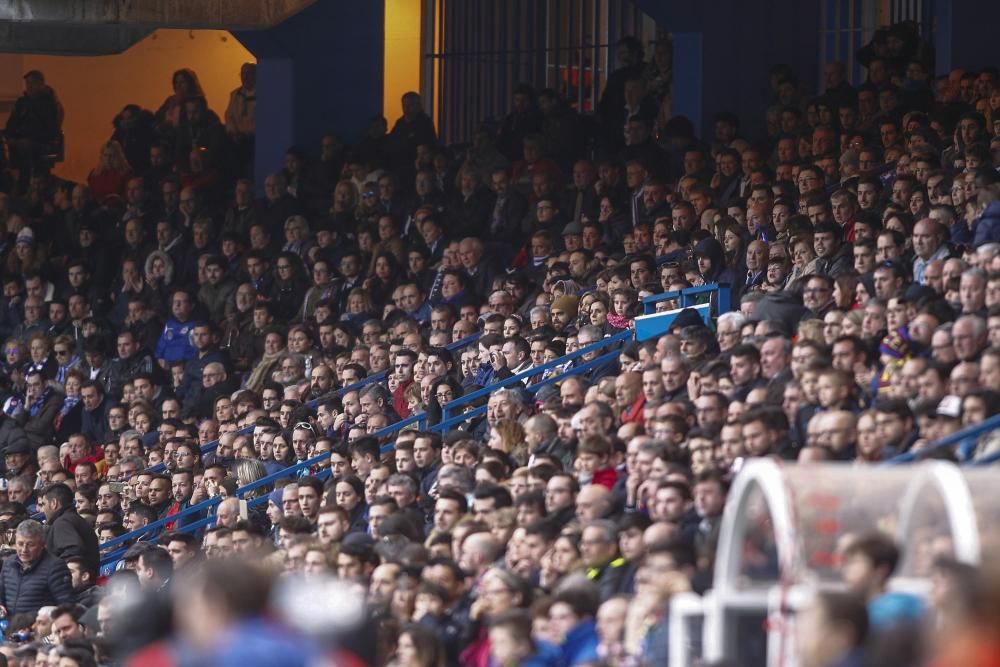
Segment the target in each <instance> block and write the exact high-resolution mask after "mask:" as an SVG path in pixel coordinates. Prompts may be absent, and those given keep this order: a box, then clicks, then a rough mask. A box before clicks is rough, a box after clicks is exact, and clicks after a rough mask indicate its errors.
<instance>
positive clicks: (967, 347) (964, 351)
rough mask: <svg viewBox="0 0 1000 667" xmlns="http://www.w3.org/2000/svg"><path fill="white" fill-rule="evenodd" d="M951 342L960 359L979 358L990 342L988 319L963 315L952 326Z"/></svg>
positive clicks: (971, 359) (972, 359)
mask: <svg viewBox="0 0 1000 667" xmlns="http://www.w3.org/2000/svg"><path fill="white" fill-rule="evenodd" d="M951 342H952V345H953V346H954V348H955V357H956V358H958V360H959V361H975V360H977V359H978V358H979V354H980V353H981V352H982V351H983V350H985V349H986V346H987V343H988V342H989V332H988V330H987V328H986V321H985V320H984V319H983V318H981V317H979V316H977V315H963V316H962V317H960V318H958V320H957V321H956V322H955V324H954V325H953V326H952V330H951Z"/></svg>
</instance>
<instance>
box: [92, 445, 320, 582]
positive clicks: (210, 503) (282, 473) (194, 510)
mask: <svg viewBox="0 0 1000 667" xmlns="http://www.w3.org/2000/svg"><path fill="white" fill-rule="evenodd" d="M329 457H330V453H329V452H323V453H322V454H319V455H318V456H314V457H312V458H311V459H306V460H304V461H299V462H298V463H295V464H293V465H290V466H288V467H287V468H282V469H281V470H278V471H276V472H273V473H271V474H270V475H265V476H264V477H261V478H260V479H258V480H256V481H253V482H250V483H249V484H247V485H246V486H241V487H240V488H238V489H236V497H237V498H242V497H243V496H245V495H246V494H247V493H250V492H251V491H255V490H257V489H259V488H261V487H264V486H268V485H270V484H273V483H274V482H276V481H277V480H279V479H284V478H285V477H292V476H296V475H297V473H299V472H301V471H302V470H307V469H308V468H311V467H312V466H314V465H316V464H318V463H322V462H323V461H324V460H326V459H328V458H329ZM329 474H330V473H329V469H326V470H323V471H321V472H320V474H319V475H318V476H319V477H320V478H321V479H322V478H324V477H327V476H329ZM261 498H265V499H266V498H267V496H261ZM253 500H259V498H254V499H253ZM221 502H222V498H220V497H219V496H215V497H213V498H206V499H205V500H203V501H201V502H200V503H198V504H196V505H192V506H190V507H188V508H185V509H184V510H183V511H181V512H178V513H177V514H174V515H171V516H168V517H164V518H162V519H157V520H156V521H154V522H153V523H150V524H148V525H146V526H143V527H142V528H137V529H136V530H133V531H130V532H128V533H125V534H124V535H119V536H118V537H115V538H112V539H110V540H108V541H107V542H105V543H104V544H102V545H101V548H103V549H107V548H108V547H113V546H116V545H118V544H124V543H125V542H130V541H132V540H133V539H136V538H137V537H141V536H142V535H145V534H147V533H150V532H153V531H156V530H159V529H160V528H163V527H164V526H166V525H167V524H168V523H176V522H177V521H178V520H179V519H181V518H183V517H185V516H190V515H192V514H199V513H201V512H202V511H207V510H209V509H211V508H212V507H215V506H216V505H218V504H219V503H221ZM212 518H213V517H211V516H207V517H204V518H202V519H199V520H197V521H195V522H194V523H192V524H188V525H184V526H180V527H178V530H179V531H180V532H190V531H193V530H197V529H198V528H200V527H201V525H202V524H201V522H202V521H205V520H206V519H209V520H210V519H212ZM204 525H207V524H204ZM121 551H122V552H123V553H124V549H123V550H121ZM117 553H118V552H115V553H114V554H111V555H108V556H105V558H104V559H102V560H101V563H102V564H104V563H105V560H109V561H110V560H113V558H112V556H114V555H115V554H117ZM118 557H119V558H120V557H121V556H120V555H119V556H118Z"/></svg>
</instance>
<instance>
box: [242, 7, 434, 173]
mask: <svg viewBox="0 0 1000 667" xmlns="http://www.w3.org/2000/svg"><path fill="white" fill-rule="evenodd" d="M383 8H384V3H382V2H379V1H376V0H318V1H317V2H316V3H315V4H313V5H312V6H310V7H309V8H308V9H305V10H304V11H302V12H300V13H298V14H296V15H295V16H293V17H291V18H290V19H288V20H287V21H284V22H283V23H280V24H278V25H276V26H274V27H272V28H269V29H267V30H260V31H241V32H237V33H235V35H236V38H237V39H239V40H240V42H242V43H243V45H244V46H246V47H247V49H248V50H249V51H250V52H252V53H253V54H254V55H255V56H256V57H257V63H258V64H257V148H256V156H255V181H256V184H257V188H258V190H260V189H261V188H262V186H263V182H264V177H265V176H266V175H267V174H269V173H271V172H273V171H276V170H277V169H280V168H281V167H282V166H284V155H285V151H287V150H288V148H289V147H290V146H292V145H294V144H298V145H301V146H303V147H305V148H306V149H307V150H309V151H310V152H312V153H318V151H319V142H320V139H321V138H322V137H323V135H324V134H337V135H340V136H342V137H343V138H344V139H345V140H347V141H351V142H354V141H357V140H359V139H360V138H361V137H362V135H363V134H364V131H365V129H366V127H367V125H368V121H369V120H370V119H371V117H372V116H374V115H375V114H380V113H381V112H382V91H383V83H382V82H383V60H384V58H383V44H384V36H385V34H384V33H385V24H384V20H385V19H384V13H383ZM415 29H419V26H416V27H415Z"/></svg>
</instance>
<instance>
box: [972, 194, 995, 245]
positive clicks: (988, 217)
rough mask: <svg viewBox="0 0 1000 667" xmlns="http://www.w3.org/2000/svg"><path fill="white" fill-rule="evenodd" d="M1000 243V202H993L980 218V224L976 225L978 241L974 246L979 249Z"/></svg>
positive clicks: (974, 242)
mask: <svg viewBox="0 0 1000 667" xmlns="http://www.w3.org/2000/svg"><path fill="white" fill-rule="evenodd" d="M998 242H1000V201H991V202H990V203H989V204H987V205H986V210H985V211H983V214H982V215H981V216H979V222H977V223H976V240H975V241H973V243H972V245H974V246H976V247H977V248H978V247H979V246H981V245H983V244H984V243H998Z"/></svg>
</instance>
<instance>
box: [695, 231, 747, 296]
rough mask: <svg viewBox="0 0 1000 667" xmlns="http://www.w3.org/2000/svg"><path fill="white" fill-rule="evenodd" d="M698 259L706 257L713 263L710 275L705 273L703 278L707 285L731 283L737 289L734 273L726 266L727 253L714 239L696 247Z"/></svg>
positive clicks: (700, 243)
mask: <svg viewBox="0 0 1000 667" xmlns="http://www.w3.org/2000/svg"><path fill="white" fill-rule="evenodd" d="M694 254H695V256H696V257H699V256H700V257H705V258H707V259H709V260H711V262H712V267H711V268H710V269H709V270H708V273H703V274H702V275H701V277H702V278H703V279H704V280H705V283H729V284H730V285H732V286H733V287H734V288H735V287H737V284H736V280H735V278H734V277H733V272H732V271H731V270H730V269H729V268H728V267H727V266H726V253H725V251H724V250H723V248H722V244H721V243H719V242H718V241H717V240H716V239H714V238H711V237H709V238H707V239H702V240H701V241H699V242H698V245H696V246H695V247H694Z"/></svg>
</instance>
